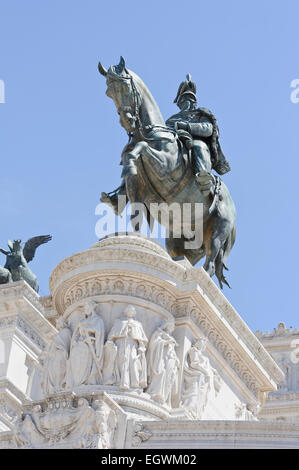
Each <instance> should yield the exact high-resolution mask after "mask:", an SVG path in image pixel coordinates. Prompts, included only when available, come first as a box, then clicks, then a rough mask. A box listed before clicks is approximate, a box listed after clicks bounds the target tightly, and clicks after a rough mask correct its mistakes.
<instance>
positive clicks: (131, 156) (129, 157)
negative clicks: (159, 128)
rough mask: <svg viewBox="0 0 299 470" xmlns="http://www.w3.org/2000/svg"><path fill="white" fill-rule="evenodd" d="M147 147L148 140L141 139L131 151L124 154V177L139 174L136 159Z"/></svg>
mask: <svg viewBox="0 0 299 470" xmlns="http://www.w3.org/2000/svg"><path fill="white" fill-rule="evenodd" d="M147 147H148V144H147V142H144V141H141V142H138V143H137V144H136V145H135V147H134V148H133V149H132V150H131V151H130V152H128V153H125V154H124V168H123V171H122V174H121V176H122V177H123V178H125V177H126V176H132V175H137V168H136V161H137V159H138V158H139V157H140V155H141V154H142V153H143V152H144V150H145V149H146V148H147Z"/></svg>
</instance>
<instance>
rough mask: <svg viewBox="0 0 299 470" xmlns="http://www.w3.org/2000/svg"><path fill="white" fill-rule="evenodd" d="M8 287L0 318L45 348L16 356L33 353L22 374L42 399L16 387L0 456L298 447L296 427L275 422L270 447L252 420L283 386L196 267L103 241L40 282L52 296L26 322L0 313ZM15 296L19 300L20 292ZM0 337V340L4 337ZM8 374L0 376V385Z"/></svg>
mask: <svg viewBox="0 0 299 470" xmlns="http://www.w3.org/2000/svg"><path fill="white" fill-rule="evenodd" d="M16 288H17V285H16V284H12V285H11V286H3V287H1V288H0V315H2V317H5V318H7V312H6V310H5V309H7V308H9V309H10V314H11V315H21V316H22V318H23V317H24V321H26V322H28V323H30V325H32V326H33V325H34V324H35V325H36V327H37V328H36V329H35V331H36V332H37V331H38V333H39V335H41V338H42V341H43V342H44V343H45V345H44V347H42V348H41V347H40V348H39V350H37V349H36V345H35V346H34V345H33V344H31V345H30V347H29V348H28V351H27V352H26V358H27V356H28V357H31V355H32V354H33V352H32V351H33V350H35V354H36V358H35V362H34V363H33V364H32V367H33V369H34V368H35V369H36V370H38V371H39V375H37V373H35V376H36V377H37V376H38V377H39V385H40V389H41V390H42V391H40V393H39V396H37V394H36V393H35V395H34V393H33V390H31V389H32V381H31V382H30V384H31V385H30V384H29V385H28V384H27V389H26V390H27V391H26V394H24V384H23V383H22V385H21V383H20V384H19V385H18V384H17V383H16V384H15V386H16V387H17V389H18V390H20V392H22V393H23V395H21V396H20V397H19V405H18V407H19V408H18V413H17V415H16V416H15V418H14V419H12V420H11V423H10V425H9V426H6V428H3V432H2V433H0V443H1V442H2V447H5V446H11V447H25V448H29V447H31V448H78V447H81V448H82V447H83V448H115V447H116V448H132V447H145V448H159V447H161V448H165V447H169V448H180V447H182V448H183V447H185V448H186V447H195V448H197V447H198V448H200V447H243V446H245V447H246V446H247V447H260V446H262V447H273V446H276V445H277V443H278V442H279V445H280V446H282V447H284V446H285V447H287V446H292V445H293V444H294V443H293V441H294V442H297V441H298V436H299V427H298V429H297V427H296V425H293V428H292V430H290V429H286V428H283V425H282V424H281V423H278V424H277V426H278V427H276V428H275V436H276V437H275V438H273V429H272V428H271V423H270V424H269V423H260V422H259V421H258V418H257V414H258V412H259V411H260V408H261V407H262V406H263V403H264V401H265V398H266V395H267V394H268V393H269V392H271V391H274V390H276V388H277V384H278V383H279V382H281V381H282V380H283V373H282V371H281V370H280V369H279V367H278V365H277V364H276V363H275V362H274V360H273V359H272V358H271V356H270V355H269V354H268V353H267V351H266V350H265V349H264V347H263V346H262V344H261V343H260V342H259V340H258V339H257V337H256V336H255V335H254V334H253V333H252V332H251V331H250V329H249V328H248V327H247V325H246V324H245V323H244V321H243V320H242V319H241V317H240V316H239V315H238V313H237V312H236V311H235V310H234V308H233V307H232V306H231V305H230V303H229V302H228V301H227V299H226V298H225V296H224V295H223V294H222V292H221V291H220V290H219V289H218V287H217V286H216V285H215V283H214V282H213V281H212V280H211V279H210V278H209V276H208V275H207V274H206V272H205V271H204V270H203V268H193V267H192V266H191V265H190V264H189V263H188V261H186V260H180V261H174V260H172V259H171V258H170V257H169V255H168V254H167V253H166V251H165V250H164V249H163V248H162V247H161V246H160V245H159V244H157V243H156V242H154V241H152V240H150V239H147V238H144V237H142V236H137V235H119V236H109V237H107V238H105V239H102V240H100V241H99V242H98V243H96V244H95V245H94V246H93V247H91V248H90V249H89V250H86V251H83V252H80V253H77V254H75V255H73V256H70V257H69V258H66V259H65V260H63V261H62V262H61V263H60V264H59V265H58V266H57V267H56V268H55V269H54V271H53V273H52V275H51V278H50V290H51V297H47V298H46V300H45V299H38V296H37V295H36V294H33V293H32V292H31V296H32V297H33V298H34V302H35V304H34V302H32V309H35V310H34V313H33V312H31V313H30V312H29V313H28V312H27V310H28V309H27V310H26V311H25V310H24V311H22V313H20V307H19V304H20V299H19V300H18V299H17V300H14V301H13V302H14V303H12V304H8V303H7V301H6V300H5V299H6V298H7V299H8V298H9V299H10V298H11V296H9V294H6V292H9V291H10V290H11V292H12V291H13V289H16ZM20 289H21V288H20ZM22 289H25V290H26V289H28V286H27V285H26V284H25V283H22ZM3 293H5V295H2V294H3ZM6 295H7V297H5V296H6ZM20 297H21V300H22V302H23V297H22V293H21V290H20ZM17 304H18V307H17ZM38 304H39V305H40V310H39V309H38V307H37V305H38ZM8 305H10V306H9V307H8ZM44 306H45V307H44ZM29 310H30V309H29ZM4 312H6V313H4ZM17 312H18V313H17ZM2 317H0V328H1V318H2ZM47 318H49V320H48V319H47ZM37 319H41V323H40V326H38V322H37ZM52 323H53V324H55V325H56V326H57V329H56V330H55V329H54V327H53V326H52ZM2 324H3V322H2ZM3 328H4V329H3ZM3 328H2V329H0V341H2V342H3V341H4V338H6V337H8V336H9V334H8V333H7V331H8V330H7V328H6V327H5V326H3ZM5 328H6V329H5ZM9 331H10V332H11V333H10V334H11V335H12V336H13V335H14V332H13V331H11V330H9ZM54 333H55V335H54ZM53 335H54V336H53ZM1 344H2V343H0V345H1ZM8 349H9V348H8ZM8 349H7V353H6V354H7V360H6V362H7V361H8V362H10V364H11V368H12V370H13V369H14V364H15V366H16V363H14V361H15V356H11V357H10V356H9V351H8ZM43 351H44V352H43ZM24 354H25V353H24ZM24 354H23V355H24ZM26 360H27V359H24V360H23V362H24V363H26ZM16 367H17V366H16ZM7 374H8V373H7V370H6V369H5V368H4V369H3V372H2V377H3V380H4V381H7V380H9V379H8V375H7ZM30 387H31V388H30ZM35 388H36V386H35ZM25 395H26V396H25ZM2 416H3V413H2ZM3 422H4V421H3ZM267 426H268V428H267ZM279 426H280V427H279ZM294 426H295V427H294ZM290 436H291V437H290ZM296 439H297V440H296ZM297 446H298V444H297Z"/></svg>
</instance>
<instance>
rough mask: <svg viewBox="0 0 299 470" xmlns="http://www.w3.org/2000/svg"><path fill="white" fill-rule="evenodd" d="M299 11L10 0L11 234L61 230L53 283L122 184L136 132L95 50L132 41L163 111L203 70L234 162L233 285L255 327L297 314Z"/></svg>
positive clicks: (123, 47)
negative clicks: (127, 126)
mask: <svg viewBox="0 0 299 470" xmlns="http://www.w3.org/2000/svg"><path fill="white" fill-rule="evenodd" d="M298 18H299V3H298V2H297V1H296V0H294V1H291V0H286V1H284V2H273V1H268V0H263V1H256V0H254V1H253V0H251V1H250V2H249V1H247V2H240V1H235V0H226V1H221V0H218V1H213V2H207V1H202V0H197V1H192V0H190V1H189V2H187V3H186V2H181V1H177V0H172V1H169V0H166V1H165V0H164V1H163V2H161V1H159V2H158V1H156V0H151V2H144V1H138V2H137V1H126V2H120V1H114V2H107V1H106V2H103V1H95V0H85V1H82V0H81V1H77V0H71V1H70V0H63V1H56V0H51V1H50V0H49V1H46V0H44V1H42V2H41V1H40V0H26V2H24V1H22V0H14V1H13V2H11V1H8V0H7V1H0V44H1V47H0V80H3V81H4V83H5V100H6V102H5V104H0V155H1V171H0V224H1V230H0V246H2V247H5V246H6V243H7V239H8V238H11V239H14V238H22V240H24V241H25V240H26V239H27V238H29V237H31V236H35V235H39V234H47V233H51V234H52V235H53V240H52V242H51V243H49V244H48V245H47V246H43V247H41V248H40V249H39V251H38V253H37V257H36V259H35V260H34V261H33V262H32V264H31V267H32V269H33V271H34V272H35V273H36V274H37V275H38V278H39V281H40V286H41V289H40V294H41V295H47V294H48V293H49V288H48V279H49V275H50V273H51V271H52V270H53V268H54V267H55V266H56V265H57V264H58V262H59V261H61V260H62V259H63V258H65V257H66V256H68V255H70V254H72V253H75V252H78V251H81V250H84V249H87V248H88V247H89V246H91V245H92V244H93V243H94V242H95V241H96V235H95V231H94V228H95V224H96V221H97V217H96V216H95V214H94V211H95V207H96V205H97V203H98V201H99V196H100V193H101V191H111V190H112V189H114V188H115V187H116V186H118V185H119V181H120V172H121V167H120V166H119V160H120V153H121V150H122V148H123V146H124V145H125V143H126V141H127V137H126V134H125V132H124V130H123V129H122V128H121V127H120V125H119V122H118V115H117V113H116V110H115V107H114V104H113V102H112V101H111V100H110V99H108V98H107V97H106V96H105V90H106V86H105V81H104V78H103V77H102V76H100V75H99V74H98V72H97V63H98V60H101V61H102V63H103V64H104V65H105V66H106V67H107V66H109V65H111V64H115V63H118V60H119V56H120V55H123V56H124V57H125V59H126V63H127V66H128V68H130V69H131V70H134V71H135V72H136V73H137V74H138V75H139V76H140V77H141V78H142V79H143V80H144V82H145V83H146V84H147V86H148V88H149V89H150V91H151V93H152V94H153V96H154V97H155V99H156V101H157V103H158V104H159V106H160V109H161V111H162V114H163V116H164V117H165V118H167V117H169V116H170V115H171V114H173V113H174V112H176V109H177V108H176V107H175V105H174V104H173V99H174V97H175V95H176V91H177V87H178V85H179V83H180V82H181V81H182V80H183V79H184V78H185V75H186V73H188V72H190V73H191V74H192V78H193V80H194V81H195V82H196V83H197V86H198V91H199V93H198V97H199V105H201V106H204V107H208V108H209V109H211V110H212V111H213V112H214V113H215V115H216V117H217V119H218V122H219V127H220V132H221V136H220V137H221V144H222V147H223V149H224V151H225V153H226V155H227V158H228V160H229V161H230V164H231V167H232V171H231V173H229V174H228V175H225V176H224V178H223V179H224V181H225V183H226V184H227V185H228V187H229V189H230V191H231V194H232V195H233V198H234V200H235V203H236V206H237V212H238V215H237V241H236V245H235V247H234V249H233V251H232V253H231V255H230V257H229V259H228V265H229V267H230V272H229V273H228V274H229V281H230V283H231V285H232V290H229V289H227V288H225V290H224V293H225V295H226V296H227V297H228V299H229V300H230V301H231V303H232V304H233V305H234V307H235V308H236V309H237V310H238V312H239V314H240V315H241V316H242V318H243V319H244V320H245V321H246V322H247V324H248V325H249V327H250V328H252V329H253V330H254V331H255V330H256V329H261V330H264V331H266V330H272V328H273V327H275V326H276V325H277V323H278V322H279V321H284V322H285V323H286V325H287V326H288V327H289V326H293V327H295V326H297V327H298V326H299V320H298V306H297V305H298V302H297V295H296V293H297V290H298V273H297V270H298V261H299V260H298V246H297V243H298V228H299V222H298V203H297V201H298V183H297V175H298V169H299V168H298V165H299V164H298V156H299V155H298V153H299V152H298V151H299V133H298V123H299V103H298V104H294V103H292V102H291V100H290V94H291V91H292V90H291V88H290V83H291V81H292V80H294V79H296V78H299V67H298V50H299V47H298V46H299V35H298ZM4 261H5V259H4V256H2V255H1V258H0V263H1V264H3V263H4Z"/></svg>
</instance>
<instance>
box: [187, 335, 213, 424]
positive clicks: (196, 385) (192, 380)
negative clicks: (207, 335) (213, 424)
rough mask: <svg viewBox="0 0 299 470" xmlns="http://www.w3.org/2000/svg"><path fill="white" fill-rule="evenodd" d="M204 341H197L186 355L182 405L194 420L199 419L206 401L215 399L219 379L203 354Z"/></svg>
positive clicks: (201, 339)
mask: <svg viewBox="0 0 299 470" xmlns="http://www.w3.org/2000/svg"><path fill="white" fill-rule="evenodd" d="M205 348H206V339H204V338H200V339H198V340H197V341H196V342H195V344H194V345H193V346H191V348H190V349H189V351H188V352H187V354H186V358H185V363H184V385H183V394H182V405H183V406H185V407H186V408H188V409H189V411H190V413H191V415H192V416H193V417H194V418H195V419H199V418H201V416H202V414H203V412H204V410H205V408H206V406H207V403H208V399H209V398H210V399H212V398H215V397H216V394H217V393H218V391H219V390H220V386H221V379H220V376H219V374H218V373H217V371H216V370H215V369H214V368H213V367H212V366H211V364H210V361H209V358H208V357H207V356H206V355H205V354H204V350H205Z"/></svg>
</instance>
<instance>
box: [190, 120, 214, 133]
mask: <svg viewBox="0 0 299 470" xmlns="http://www.w3.org/2000/svg"><path fill="white" fill-rule="evenodd" d="M188 130H189V132H190V134H191V135H192V137H210V136H211V135H212V133H213V124H211V123H210V121H208V120H207V119H203V120H201V122H199V123H198V122H189V124H188Z"/></svg>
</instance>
